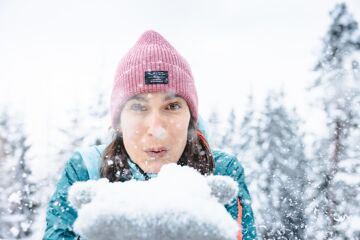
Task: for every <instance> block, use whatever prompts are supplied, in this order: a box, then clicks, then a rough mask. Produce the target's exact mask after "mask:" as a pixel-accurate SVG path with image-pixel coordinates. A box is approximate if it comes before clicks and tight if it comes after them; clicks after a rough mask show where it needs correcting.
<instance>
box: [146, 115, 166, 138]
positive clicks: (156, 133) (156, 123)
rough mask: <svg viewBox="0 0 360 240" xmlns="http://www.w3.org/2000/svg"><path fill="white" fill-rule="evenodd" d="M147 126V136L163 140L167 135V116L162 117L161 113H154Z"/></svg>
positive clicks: (147, 119) (149, 117) (147, 120)
mask: <svg viewBox="0 0 360 240" xmlns="http://www.w3.org/2000/svg"><path fill="white" fill-rule="evenodd" d="M145 121H146V125H147V134H148V136H151V137H154V138H157V139H162V138H165V137H166V135H167V131H166V127H167V124H166V119H165V116H163V115H161V114H160V113H159V112H156V111H153V112H152V113H151V114H149V115H148V116H147V118H146V120H145Z"/></svg>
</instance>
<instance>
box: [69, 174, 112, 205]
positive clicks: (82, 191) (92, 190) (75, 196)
mask: <svg viewBox="0 0 360 240" xmlns="http://www.w3.org/2000/svg"><path fill="white" fill-rule="evenodd" d="M108 182H109V180H108V179H107V178H101V179H100V180H98V181H95V180H89V181H86V182H75V183H74V184H73V185H72V186H71V187H70V190H69V195H68V200H69V202H70V204H71V205H72V206H73V207H74V208H76V209H77V210H79V209H80V208H81V207H82V206H83V205H84V204H87V203H90V202H91V201H92V199H93V198H94V197H95V196H96V193H97V191H98V190H97V189H98V188H99V187H100V188H101V186H104V184H105V183H108Z"/></svg>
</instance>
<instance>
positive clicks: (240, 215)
mask: <svg viewBox="0 0 360 240" xmlns="http://www.w3.org/2000/svg"><path fill="white" fill-rule="evenodd" d="M237 200H238V201H237V203H238V221H237V222H238V224H239V226H240V230H239V232H238V235H237V240H242V205H241V202H240V198H238V199H237Z"/></svg>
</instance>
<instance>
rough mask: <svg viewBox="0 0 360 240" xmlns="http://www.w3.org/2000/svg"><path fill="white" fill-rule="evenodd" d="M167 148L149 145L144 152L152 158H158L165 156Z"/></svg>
mask: <svg viewBox="0 0 360 240" xmlns="http://www.w3.org/2000/svg"><path fill="white" fill-rule="evenodd" d="M168 151H169V150H168V149H167V148H165V147H151V148H147V149H145V150H144V152H145V153H146V154H147V155H148V156H149V157H152V158H160V157H163V156H165V154H166V153H167V152H168Z"/></svg>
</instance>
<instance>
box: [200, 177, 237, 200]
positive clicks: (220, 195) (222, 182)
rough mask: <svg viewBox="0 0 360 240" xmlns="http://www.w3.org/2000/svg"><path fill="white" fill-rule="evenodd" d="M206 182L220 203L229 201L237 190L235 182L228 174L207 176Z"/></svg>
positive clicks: (235, 194)
mask: <svg viewBox="0 0 360 240" xmlns="http://www.w3.org/2000/svg"><path fill="white" fill-rule="evenodd" d="M206 181H207V184H208V185H209V187H210V188H211V195H212V196H214V197H216V198H217V199H218V201H219V202H220V203H222V204H227V203H230V202H231V200H233V199H234V198H235V197H236V196H237V195H238V192H239V187H238V185H237V183H236V182H235V181H234V180H233V179H232V178H231V177H228V176H214V175H212V176H208V177H206Z"/></svg>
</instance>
